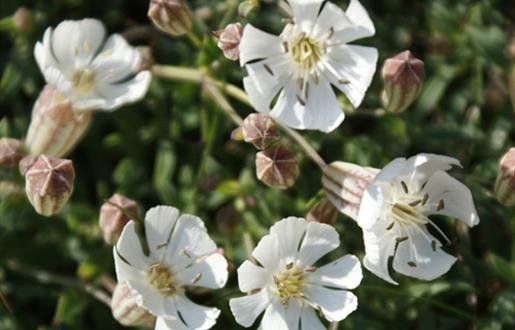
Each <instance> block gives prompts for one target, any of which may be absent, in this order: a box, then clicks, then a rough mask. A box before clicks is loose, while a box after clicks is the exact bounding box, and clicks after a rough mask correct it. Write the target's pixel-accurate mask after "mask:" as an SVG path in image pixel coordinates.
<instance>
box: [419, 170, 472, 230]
mask: <svg viewBox="0 0 515 330" xmlns="http://www.w3.org/2000/svg"><path fill="white" fill-rule="evenodd" d="M424 190H425V191H426V192H427V193H428V195H429V200H428V204H427V205H428V206H429V207H430V208H431V210H430V212H431V214H443V215H446V216H449V217H454V218H456V219H458V220H461V221H463V222H464V223H465V224H466V225H467V226H469V227H472V226H475V225H477V224H478V223H479V216H478V215H477V211H476V208H475V206H474V200H473V199H472V193H471V192H470V189H469V188H467V186H465V185H464V184H463V183H461V182H459V181H458V180H456V179H455V178H453V177H451V176H450V175H449V174H447V173H446V172H441V171H439V172H436V173H435V174H433V176H432V177H431V178H430V179H429V181H428V182H427V184H426V186H425V189H424ZM440 201H443V203H440Z"/></svg>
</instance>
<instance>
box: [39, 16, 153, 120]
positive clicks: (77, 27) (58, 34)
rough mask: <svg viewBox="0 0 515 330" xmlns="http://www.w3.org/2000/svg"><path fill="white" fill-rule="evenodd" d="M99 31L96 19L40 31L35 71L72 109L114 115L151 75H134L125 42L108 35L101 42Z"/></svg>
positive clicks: (136, 60) (132, 53) (136, 59)
mask: <svg viewBox="0 0 515 330" xmlns="http://www.w3.org/2000/svg"><path fill="white" fill-rule="evenodd" d="M105 34H106V32H105V28H104V25H103V24H102V22H100V21H98V20H96V19H90V18H87V19H83V20H79V21H64V22H62V23H60V24H59V25H58V26H57V27H56V28H55V30H54V29H52V28H51V27H50V28H48V29H47V30H46V31H45V35H44V37H43V42H42V43H41V42H38V43H37V44H36V47H35V49H34V53H35V56H36V60H37V62H38V65H39V68H40V69H41V72H42V73H43V75H44V77H45V80H46V81H47V83H48V84H50V85H52V86H54V87H55V88H56V89H57V90H58V91H59V92H60V93H61V94H62V95H63V96H64V98H66V99H67V100H69V101H70V102H72V104H73V108H74V109H75V110H99V109H101V110H115V109H117V108H119V107H121V106H122V105H124V104H126V103H130V102H135V101H138V100H140V99H141V98H142V97H143V96H144V95H145V94H146V92H147V89H148V87H149V84H150V79H151V74H150V72H149V71H142V72H139V73H137V74H136V75H135V76H134V77H132V76H133V75H134V69H135V68H137V67H138V66H139V64H140V61H141V58H140V55H139V53H138V51H137V50H136V49H135V48H133V47H131V46H130V45H129V44H128V43H127V41H125V39H124V38H123V37H122V36H120V35H118V34H113V35H111V36H110V37H109V38H108V39H107V40H106V41H105V43H104V38H105Z"/></svg>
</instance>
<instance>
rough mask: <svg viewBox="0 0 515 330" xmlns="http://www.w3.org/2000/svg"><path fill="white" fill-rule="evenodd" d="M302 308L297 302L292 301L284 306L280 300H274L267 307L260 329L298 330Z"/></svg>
mask: <svg viewBox="0 0 515 330" xmlns="http://www.w3.org/2000/svg"><path fill="white" fill-rule="evenodd" d="M300 311H301V306H300V304H299V303H298V302H297V301H296V300H290V302H289V303H288V305H287V306H283V305H282V304H281V303H280V302H279V299H273V300H272V303H271V304H270V305H269V306H268V307H267V309H266V311H265V315H263V320H261V325H260V326H259V329H261V330H296V329H298V328H299V321H300Z"/></svg>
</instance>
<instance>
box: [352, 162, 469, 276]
mask: <svg viewBox="0 0 515 330" xmlns="http://www.w3.org/2000/svg"><path fill="white" fill-rule="evenodd" d="M453 165H457V166H459V165H460V163H459V161H458V160H457V159H454V158H450V157H446V156H439V155H432V154H419V155H417V156H414V157H411V158H409V159H407V160H406V159H405V158H397V159H395V160H394V161H392V162H391V163H389V164H388V165H387V166H386V167H385V168H384V169H383V170H382V171H381V172H379V174H377V176H376V177H375V179H374V181H373V182H372V183H370V184H369V185H368V186H367V188H366V190H365V193H364V195H363V199H362V201H361V207H360V211H359V214H358V224H359V226H360V227H361V228H362V229H363V238H364V241H365V252H366V256H365V260H364V265H365V267H366V268H367V269H369V270H370V271H371V272H373V273H374V274H376V275H377V276H379V277H380V278H382V279H384V280H385V281H388V282H390V283H393V284H397V283H396V282H395V281H394V280H393V279H392V278H391V277H390V274H389V271H388V258H389V257H390V256H393V269H395V270H396V271H397V272H399V273H402V274H405V275H408V276H412V277H415V278H418V279H423V280H432V279H435V278H437V277H439V276H441V275H443V274H445V273H446V272H447V271H448V270H449V269H450V267H451V266H452V264H454V262H455V261H456V258H455V257H453V256H451V255H449V254H447V253H446V252H445V251H444V250H442V249H441V247H442V244H441V243H440V241H439V240H438V239H437V238H435V237H434V236H433V235H432V234H431V233H429V231H428V229H427V225H430V226H432V227H433V228H434V229H435V230H436V231H437V232H438V233H439V234H440V235H441V236H443V237H444V238H445V239H446V240H447V241H449V239H448V238H447V237H446V236H445V234H444V233H443V232H442V231H441V230H440V229H439V228H438V227H437V226H436V225H435V224H434V222H433V221H431V220H430V219H429V218H428V216H430V215H432V214H441V215H446V216H449V217H455V218H457V219H459V220H461V221H463V222H464V223H465V224H466V225H468V226H470V227H472V226H475V225H477V224H478V223H479V217H478V215H477V212H476V209H475V207H474V201H473V200H472V195H471V193H470V190H469V189H468V188H467V187H466V186H465V185H463V184H462V183H461V182H459V181H458V180H456V179H454V178H452V177H451V176H450V175H449V174H447V172H446V171H448V170H450V169H451V168H452V166H453Z"/></svg>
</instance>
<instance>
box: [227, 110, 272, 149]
mask: <svg viewBox="0 0 515 330" xmlns="http://www.w3.org/2000/svg"><path fill="white" fill-rule="evenodd" d="M235 132H236V131H235ZM240 132H241V137H242V138H243V140H244V141H245V142H247V143H252V144H253V145H254V146H255V147H256V148H257V149H259V150H263V149H265V148H267V147H268V146H270V144H272V143H273V142H276V141H278V140H279V138H280V136H279V133H278V132H277V127H276V125H275V121H274V120H273V119H272V117H270V116H267V115H264V114H261V113H253V114H251V115H249V116H247V118H245V120H244V121H243V125H242V126H241V131H240ZM234 135H235V134H234V133H233V139H234V138H235V137H234Z"/></svg>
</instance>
